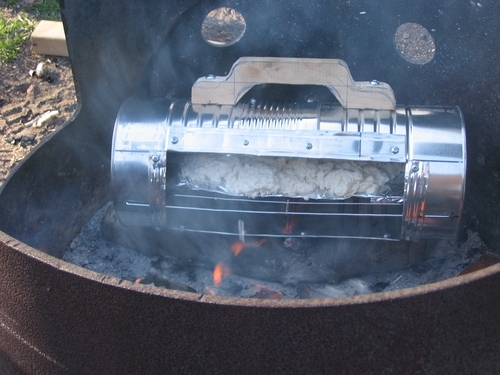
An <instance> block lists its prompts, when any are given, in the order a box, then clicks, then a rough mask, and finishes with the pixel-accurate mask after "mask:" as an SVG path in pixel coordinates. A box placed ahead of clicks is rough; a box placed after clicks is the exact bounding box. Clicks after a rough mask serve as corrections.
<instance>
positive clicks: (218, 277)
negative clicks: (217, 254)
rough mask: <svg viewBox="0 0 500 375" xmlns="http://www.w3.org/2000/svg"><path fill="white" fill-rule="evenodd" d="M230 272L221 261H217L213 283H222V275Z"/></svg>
mask: <svg viewBox="0 0 500 375" xmlns="http://www.w3.org/2000/svg"><path fill="white" fill-rule="evenodd" d="M229 274H231V270H230V269H229V268H226V267H224V266H223V265H222V263H217V265H216V266H215V268H214V284H215V285H220V284H222V276H224V275H229Z"/></svg>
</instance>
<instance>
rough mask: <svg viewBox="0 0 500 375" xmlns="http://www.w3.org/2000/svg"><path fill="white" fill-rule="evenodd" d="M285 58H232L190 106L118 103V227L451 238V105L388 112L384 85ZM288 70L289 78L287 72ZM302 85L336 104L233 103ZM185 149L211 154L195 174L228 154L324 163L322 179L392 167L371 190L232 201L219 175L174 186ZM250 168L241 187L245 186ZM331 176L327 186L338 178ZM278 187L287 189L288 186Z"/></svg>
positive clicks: (455, 209) (455, 217)
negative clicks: (258, 90)
mask: <svg viewBox="0 0 500 375" xmlns="http://www.w3.org/2000/svg"><path fill="white" fill-rule="evenodd" d="M290 60H291V59H269V58H268V59H265V58H246V59H245V58H244V59H240V60H239V61H238V62H237V63H236V64H235V65H234V66H233V69H232V71H231V72H230V73H229V75H228V76H227V77H213V76H207V77H204V78H201V79H200V80H198V82H197V83H196V84H195V85H194V86H193V91H192V99H191V100H171V99H159V100H154V101H150V100H147V99H138V98H132V99H129V100H127V101H126V102H125V103H124V104H123V105H122V107H121V109H120V112H119V114H118V117H117V120H116V124H115V132H114V138H113V149H112V178H113V190H114V200H115V207H116V211H117V213H118V216H119V218H120V219H121V221H122V222H123V223H124V224H125V225H135V226H137V225H139V226H156V227H159V228H161V227H167V228H170V229H175V230H183V231H192V232H205V233H206V232H209V233H219V234H231V235H238V234H239V235H242V231H244V234H245V235H249V236H286V237H290V236H297V237H345V238H371V239H385V240H399V239H406V240H412V241H418V240H419V239H420V238H424V239H438V238H439V239H443V238H444V239H453V238H455V237H456V235H457V231H458V228H459V222H460V217H461V212H462V205H463V196H464V188H465V187H464V184H465V166H466V163H465V160H466V156H465V129H464V121H463V118H462V114H461V112H460V110H459V109H458V108H457V107H416V106H396V105H395V100H394V99H393V94H392V90H391V89H390V87H389V86H388V85H386V84H384V83H381V82H378V81H371V82H354V81H352V79H351V78H350V74H349V71H348V69H347V67H346V66H345V64H344V63H343V62H341V61H339V60H315V59H292V63H290ZM264 62H265V63H264ZM297 67H300V69H302V71H301V74H300V75H299V74H298V73H297V72H294V69H296V68H297ZM251 68H254V70H252V69H251ZM255 72H257V73H255ZM276 72H278V73H276ZM309 73H310V74H309ZM329 73H331V74H329ZM252 74H253V76H252ZM255 75H257V77H255ZM290 77H292V78H290ZM297 77H305V78H299V79H297ZM332 77H333V78H332ZM311 81H312V83H314V84H324V85H325V86H327V87H328V88H329V89H330V90H331V91H332V93H333V94H334V95H335V96H336V97H337V99H339V102H340V104H338V103H337V104H335V103H332V102H330V103H325V102H318V101H316V100H312V99H311V100H305V101H302V102H285V103H283V102H280V101H279V98H277V100H276V101H273V102H267V101H260V100H259V99H257V98H253V97H250V98H249V97H248V95H247V96H245V93H246V92H247V91H248V90H249V88H250V87H252V86H253V85H255V84H258V83H261V82H264V83H265V84H267V83H281V84H282V83H286V84H288V83H291V84H302V83H308V82H311ZM228 88H229V90H228ZM207 91H208V94H207ZM228 91H229V93H228ZM196 154H197V155H198V156H196V157H197V158H199V160H202V159H205V161H206V160H207V158H212V159H210V160H211V162H207V166H206V168H207V171H208V173H207V175H210V173H211V172H210V169H211V168H216V166H215V164H217V163H219V162H222V163H226V161H227V160H228V159H227V158H228V157H232V158H244V162H240V161H239V160H238V161H237V162H236V164H238V165H239V166H240V167H241V168H243V166H242V163H243V164H245V165H248V164H254V163H258V162H260V161H263V162H264V164H263V165H264V167H265V166H267V165H268V164H271V163H275V164H276V163H288V164H291V163H298V162H302V163H306V164H304V165H306V169H311V168H316V167H318V166H319V167H318V168H320V169H321V168H323V169H324V168H325V165H327V164H328V165H329V166H330V168H331V170H328V171H327V172H324V173H323V174H325V173H332V172H339V170H340V169H341V168H346V166H347V168H348V170H349V171H348V172H352V173H357V171H363V173H365V172H366V171H367V170H368V171H372V172H368V173H375V174H377V173H378V171H379V170H380V171H383V172H380V173H381V174H382V175H383V176H386V174H389V175H390V174H391V173H392V172H387V168H389V166H390V169H391V170H392V171H396V172H394V173H393V175H390V176H389V177H386V180H387V179H389V181H387V184H383V186H380V188H379V189H375V190H374V189H371V190H366V189H365V190H363V188H360V190H359V191H355V189H354V190H352V191H351V192H350V193H349V194H346V193H341V194H340V196H335V195H333V196H332V195H331V194H328V192H329V191H330V190H334V189H335V188H334V187H331V186H327V187H324V188H318V189H319V191H318V189H316V190H315V194H313V195H307V196H304V195H303V194H301V193H298V194H295V195H293V194H292V195H290V194H286V193H283V191H285V190H286V189H284V188H281V190H280V189H278V190H276V191H273V192H270V193H269V194H263V193H262V191H260V193H259V194H255V195H254V196H249V194H245V193H241V191H240V192H239V193H238V194H232V192H231V191H230V190H231V189H227V186H224V185H225V182H224V181H225V180H224V181H215V182H214V183H213V184H208V185H217V186H218V187H214V186H211V187H210V186H205V185H203V184H202V185H203V186H200V184H199V183H198V184H197V183H189V182H190V181H189V177H188V178H187V180H188V183H181V182H183V181H182V180H183V177H182V175H183V166H185V164H186V163H187V162H186V160H189V157H191V158H192V157H193V155H196ZM214 155H219V156H218V157H217V156H214ZM200 158H201V159H200ZM277 160H278V161H277ZM291 160H294V161H291ZM298 160H301V161H298ZM347 162H348V163H347ZM230 168H236V167H234V166H233V165H231V166H230ZM377 168H378V169H377ZM292 169H293V168H292ZM384 171H385V172H384ZM279 172H280V171H279V170H271V173H272V174H275V175H278V174H279ZM241 173H243V172H241ZM245 173H249V172H245ZM262 173H264V171H262V170H260V171H258V172H257V173H256V175H255V176H254V177H253V178H247V179H246V180H245V183H246V184H249V185H252V184H254V183H256V180H258V179H259V174H262ZM291 173H293V172H291ZM339 173H340V172H339ZM365 174H366V173H365ZM358 175H359V176H361V174H360V173H358ZM322 176H323V175H322ZM337 176H338V177H337V180H335V181H333V184H342V183H344V181H342V179H346V178H347V177H345V176H342V175H341V174H337ZM379 177H380V176H379V175H376V176H375V177H374V176H372V175H370V176H365V180H360V181H361V184H363V183H364V182H366V180H373V179H377V178H379ZM297 178H299V179H300V178H302V180H304V179H305V180H307V179H308V178H309V177H306V176H304V177H301V176H298V177H297ZM349 178H351V177H349ZM362 178H363V177H360V179H362ZM205 179H206V177H205ZM302 180H301V181H302ZM184 182H185V181H184ZM302 182H303V181H302ZM282 183H283V184H290V179H287V180H286V181H284V182H282ZM228 184H229V183H228ZM220 185H222V186H220ZM318 186H322V185H321V183H319V184H318ZM228 190H229V191H228ZM233 193H234V192H233ZM310 198H312V199H310ZM242 223H244V229H242ZM284 227H285V228H288V229H287V230H283V228H284Z"/></svg>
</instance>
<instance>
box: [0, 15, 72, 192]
mask: <svg viewBox="0 0 500 375" xmlns="http://www.w3.org/2000/svg"><path fill="white" fill-rule="evenodd" d="M3 11H4V12H5V10H3ZM39 63H43V64H44V71H45V74H44V75H43V77H41V78H40V77H38V76H37V75H36V74H30V71H34V70H36V68H37V65H38V64H39ZM76 107H77V101H76V95H75V89H74V84H73V75H72V71H71V63H70V60H69V58H64V57H54V56H40V55H37V54H36V53H35V52H34V51H33V48H32V46H31V43H30V42H29V41H28V42H27V43H25V45H24V47H23V50H22V52H21V53H20V54H19V56H18V57H17V59H16V60H14V61H12V62H10V63H2V65H0V184H1V183H3V182H4V181H5V179H6V178H7V176H8V174H9V172H10V170H11V169H12V168H13V167H14V166H15V165H16V164H17V163H18V162H19V161H20V160H22V159H23V158H24V157H25V156H26V155H27V154H28V153H29V152H30V151H31V150H32V149H33V147H34V146H35V145H37V144H38V143H40V141H41V140H42V139H43V137H45V136H46V135H48V134H50V133H51V132H53V131H54V130H56V129H57V128H58V127H60V126H61V125H63V124H64V123H65V122H66V121H68V119H70V118H71V116H72V115H73V114H74V112H75V110H76ZM53 111H57V112H53ZM48 112H52V115H53V117H52V118H50V119H49V120H47V121H44V122H42V123H39V122H38V123H37V122H36V121H35V124H33V122H34V120H37V119H39V120H40V116H42V115H44V114H47V113H48Z"/></svg>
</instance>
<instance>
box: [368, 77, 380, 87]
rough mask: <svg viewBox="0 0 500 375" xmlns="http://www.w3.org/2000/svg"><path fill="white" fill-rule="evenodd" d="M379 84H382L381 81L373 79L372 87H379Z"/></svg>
mask: <svg viewBox="0 0 500 375" xmlns="http://www.w3.org/2000/svg"><path fill="white" fill-rule="evenodd" d="M379 84H380V82H379V81H377V80H376V79H372V80H371V81H370V85H372V86H378V85H379Z"/></svg>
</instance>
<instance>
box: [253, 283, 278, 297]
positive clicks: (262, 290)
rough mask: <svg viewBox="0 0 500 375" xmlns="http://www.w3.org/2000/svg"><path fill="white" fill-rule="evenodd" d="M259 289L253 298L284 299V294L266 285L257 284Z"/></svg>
mask: <svg viewBox="0 0 500 375" xmlns="http://www.w3.org/2000/svg"><path fill="white" fill-rule="evenodd" d="M256 287H257V288H258V290H257V292H256V293H255V294H254V295H253V298H259V299H282V298H283V293H281V292H280V291H277V290H274V289H271V288H269V287H267V286H265V285H260V284H256Z"/></svg>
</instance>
